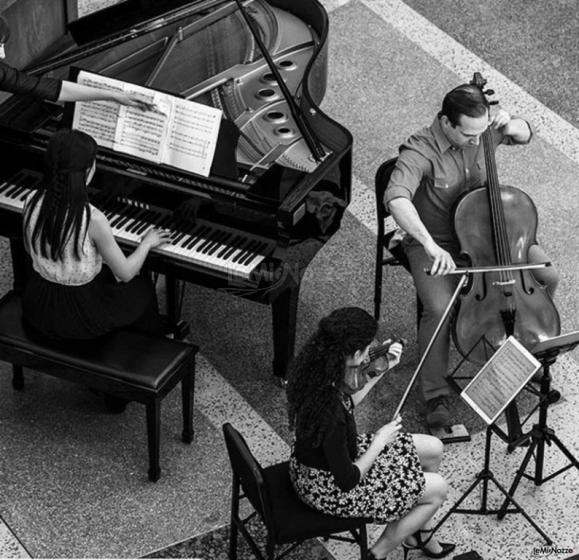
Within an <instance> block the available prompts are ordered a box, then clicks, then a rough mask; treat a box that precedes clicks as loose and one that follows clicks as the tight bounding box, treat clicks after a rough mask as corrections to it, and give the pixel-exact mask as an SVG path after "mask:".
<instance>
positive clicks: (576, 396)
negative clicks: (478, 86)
mask: <svg viewBox="0 0 579 560" xmlns="http://www.w3.org/2000/svg"><path fill="white" fill-rule="evenodd" d="M111 3H112V2H110V1H109V2H104V1H98V0H85V1H84V2H83V3H82V4H81V5H79V10H80V12H81V14H82V13H86V12H87V11H88V10H90V9H95V8H100V7H103V6H104V5H108V4H111ZM322 3H323V5H324V6H325V7H326V9H327V10H328V12H329V15H330V38H331V40H330V50H329V73H328V89H327V92H326V95H325V98H324V101H323V103H322V108H323V109H324V111H325V112H327V113H328V114H329V115H330V116H332V117H333V118H334V119H336V120H338V121H339V122H341V123H342V124H343V125H344V126H346V127H347V128H348V129H349V130H350V131H351V133H352V134H353V136H354V166H353V187H352V190H353V196H352V202H351V204H350V205H349V207H348V210H347V212H346V215H345V217H344V220H343V223H342V227H341V228H340V230H339V232H338V233H337V234H336V235H334V236H333V238H332V239H331V240H330V241H329V242H328V243H327V244H326V245H325V247H324V248H323V249H322V251H320V253H318V255H317V256H316V257H315V259H314V260H313V261H312V263H311V264H310V266H309V267H308V270H307V272H306V275H305V277H304V279H303V285H302V290H301V294H300V306H299V316H298V345H299V344H301V343H303V341H304V340H305V338H306V337H307V336H308V334H309V333H310V332H311V331H312V330H313V329H314V328H315V325H316V324H317V322H318V320H319V319H320V318H321V317H323V316H324V315H326V314H327V313H328V312H330V311H331V310H332V309H334V308H336V307H338V306H342V305H359V306H361V307H363V308H366V309H368V310H371V309H372V307H373V306H372V298H373V259H374V246H375V230H376V223H375V214H374V197H373V176H374V172H375V170H376V169H377V167H378V165H379V164H380V163H381V162H382V161H384V160H385V159H387V158H389V157H392V156H393V155H394V154H395V153H396V150H397V146H398V145H399V144H400V143H401V142H402V141H403V140H404V138H405V137H406V136H408V135H409V134H411V133H412V132H414V131H415V130H416V129H418V128H420V127H421V126H424V125H425V124H429V123H430V121H431V120H432V117H433V115H434V114H435V113H436V111H437V110H438V105H439V103H440V100H441V98H442V96H443V94H444V93H445V92H446V91H447V90H449V89H451V88H452V87H454V86H455V85H458V84H459V83H462V82H465V81H468V80H469V79H470V78H471V76H472V72H473V71H474V70H479V71H482V72H483V74H484V75H485V76H487V77H488V79H489V86H491V87H492V89H494V90H495V91H496V92H497V96H498V97H499V98H500V100H501V105H502V106H503V107H505V108H506V109H507V110H509V111H510V112H512V113H516V114H524V115H525V116H527V117H528V118H529V119H530V120H531V121H532V122H533V124H534V125H535V128H536V134H535V137H534V139H533V142H532V143H531V144H530V145H529V146H527V147H522V148H514V149H508V148H505V149H502V150H500V151H499V154H498V166H499V171H500V174H501V181H502V182H504V183H506V184H512V185H517V186H522V187H524V189H525V190H526V191H527V192H529V194H530V195H531V196H532V198H533V200H534V201H535V203H536V205H537V208H538V212H539V217H540V230H539V236H540V239H541V243H542V244H543V245H544V246H545V248H546V249H547V251H548V253H549V255H550V257H551V259H552V261H553V263H555V265H556V266H557V268H558V269H559V271H560V274H561V285H560V288H559V292H558V294H557V298H556V303H557V307H558V310H559V313H560V315H561V319H562V325H563V332H570V331H574V330H579V296H578V294H577V290H576V289H575V286H576V284H577V281H578V280H579V269H578V267H579V250H578V248H577V243H576V241H575V240H576V239H577V236H578V233H579V232H578V230H579V226H578V220H577V212H578V209H579V202H578V197H577V184H578V180H577V176H578V171H579V131H578V130H577V119H578V114H577V106H578V105H577V101H578V92H579V86H578V85H577V84H578V83H579V80H578V78H579V64H577V56H578V55H577V53H579V44H578V43H579V33H578V31H579V16H578V15H577V13H578V10H577V2H576V0H565V1H554V0H553V1H546V2H542V3H540V5H539V4H537V3H535V2H524V0H515V1H511V0H485V1H483V2H480V1H475V0H461V1H460V2H459V1H458V0H444V1H443V2H426V1H424V0H407V1H406V2H401V1H398V0H324V1H323V2H322ZM10 284H11V265H10V256H9V252H8V248H7V244H6V242H5V240H3V239H2V240H0V293H3V292H5V291H6V290H8V289H9V288H10ZM383 289H384V301H383V307H382V325H381V333H382V334H383V335H384V336H386V335H388V334H392V333H394V334H398V335H401V336H404V337H406V338H407V339H408V340H409V345H408V348H407V351H406V352H405V355H404V358H403V363H402V364H401V365H400V366H399V368H398V370H397V371H395V372H393V373H392V374H391V375H390V376H389V377H388V378H386V379H384V380H383V381H382V382H381V383H380V385H378V386H377V387H376V390H375V391H374V393H373V394H371V395H370V396H369V397H368V399H367V400H366V401H365V402H364V404H363V405H362V406H361V407H360V410H359V411H358V424H359V428H360V429H361V430H374V429H376V428H377V427H379V426H380V425H381V424H382V423H384V421H386V419H388V418H389V417H390V416H391V414H392V412H393V410H394V408H395V406H396V404H397V402H398V399H399V398H400V395H401V394H402V392H403V390H404V388H405V387H406V383H407V382H408V380H409V379H410V377H411V375H412V373H413V372H414V368H415V367H416V365H417V363H418V356H417V352H416V341H415V327H414V317H415V309H414V296H413V290H412V285H411V281H410V278H409V277H408V275H407V274H406V273H404V271H402V270H398V269H392V270H388V271H387V273H386V277H385V280H384V286H383ZM184 315H185V316H186V318H187V319H189V320H190V321H191V326H192V333H191V337H192V339H193V340H194V341H195V342H196V343H197V344H199V346H200V348H201V356H200V358H199V361H198V365H197V389H196V402H195V413H194V414H195V417H194V422H195V428H196V434H195V441H194V443H193V444H192V445H191V446H184V445H182V444H181V443H180V442H179V433H178V426H179V415H180V412H179V406H178V395H177V394H173V395H170V396H169V397H168V399H167V400H166V401H165V403H164V407H163V432H162V449H161V456H162V467H163V476H162V478H161V480H160V481H159V482H158V483H157V484H151V483H149V482H148V481H147V480H146V473H145V472H144V471H145V469H144V465H145V464H146V445H145V433H144V425H143V424H144V414H143V411H142V410H141V408H140V407H139V406H137V405H136V404H131V405H130V406H129V407H128V409H127V411H126V412H125V414H123V415H122V416H121V417H119V416H112V415H108V414H106V413H105V412H104V411H103V410H102V407H101V403H100V402H99V401H98V400H97V399H95V398H94V396H93V395H91V394H90V393H88V392H87V391H84V390H83V389H82V388H79V387H75V386H72V385H70V384H66V383H64V382H60V381H58V380H51V379H47V378H45V377H43V376H37V375H35V374H34V373H31V374H30V376H29V379H28V380H27V390H26V391H25V392H24V393H22V394H19V393H16V392H14V391H12V389H11V385H10V376H9V368H8V366H7V365H5V364H1V365H0V373H1V374H2V375H0V474H1V476H0V558H28V557H32V558H46V557H48V558H85V557H94V558H118V557H124V558H137V557H149V558H154V557H159V558H165V557H171V558H203V559H204V560H213V559H219V560H221V559H225V558H227V547H228V538H227V533H228V523H229V499H230V470H229V465H228V460H227V456H226V453H225V448H224V445H223V442H222V436H221V425H222V424H223V422H226V421H227V422H231V423H232V424H233V425H234V426H236V427H237V428H238V429H239V430H240V431H241V432H242V433H243V434H244V435H245V436H246V438H247V440H248V442H249V444H250V446H251V447H252V449H253V450H254V451H255V453H256V455H257V457H258V459H259V460H260V461H262V462H263V463H264V464H272V463H274V462H276V461H279V460H282V459H285V458H286V457H287V454H288V451H289V444H290V441H291V437H290V433H289V430H288V426H287V419H286V414H285V395H284V392H283V390H282V389H281V388H280V387H278V386H277V385H276V384H275V383H274V382H273V378H272V376H271V371H270V365H269V364H270V363H271V339H270V337H271V332H270V315H269V310H268V309H267V308H265V307H261V306H258V305H255V304H251V303H249V302H247V301H240V300H239V299H237V298H234V297H231V296H229V295H224V294H216V293H214V292H212V291H210V290H206V289H202V288H198V287H195V286H188V287H187V288H186V292H185V300H184ZM223 341H227V344H226V348H225V350H224V344H223ZM453 358H454V359H455V360H456V356H454V357H453ZM577 360H578V355H577V351H575V352H572V353H569V354H566V355H564V356H561V357H560V358H559V360H558V361H557V363H556V364H555V366H554V367H553V369H552V374H553V384H554V387H555V388H556V389H557V390H559V391H560V392H561V394H562V397H563V398H562V399H561V401H560V402H558V403H557V404H555V405H553V406H551V407H550V408H549V414H548V423H549V426H550V427H552V428H553V429H554V430H555V433H556V434H557V436H558V437H559V438H560V439H561V441H562V442H563V443H564V444H565V445H566V446H567V447H568V448H569V449H570V451H571V452H572V453H573V454H574V455H575V456H576V457H578V456H579V435H578V434H579V430H578V428H577V425H578V422H579V389H578V382H577V376H578V373H579V368H578V366H577ZM520 402H521V406H522V409H523V410H524V411H525V412H530V411H531V410H532V408H533V405H534V404H535V402H536V397H535V396H533V395H532V394H529V393H528V392H525V394H524V395H523V396H522V398H521V399H520ZM453 405H455V406H454V420H455V421H456V422H461V423H464V424H465V425H466V426H467V427H468V429H469V430H470V432H471V434H472V440H471V441H470V442H468V443H460V444H451V445H448V446H447V447H446V450H445V457H444V461H443V465H442V468H441V472H442V474H443V475H444V476H445V477H446V478H447V480H448V481H449V484H450V488H451V489H450V494H449V497H448V500H447V503H446V504H445V506H444V507H443V508H442V510H441V512H439V514H438V515H437V519H440V518H441V516H442V515H443V514H444V513H445V512H446V511H448V509H449V508H450V507H452V505H453V504H455V503H456V501H457V500H458V499H459V498H460V497H461V496H462V494H463V492H465V491H466V489H467V488H468V487H469V486H470V485H471V484H472V483H473V481H474V480H475V477H476V475H477V473H478V472H479V471H480V470H481V468H482V466H483V453H484V440H485V434H484V423H483V422H482V421H481V420H480V419H479V418H478V417H477V416H476V415H475V414H474V412H472V411H471V410H470V409H469V408H468V407H467V406H466V405H465V404H464V403H463V402H462V401H461V400H460V399H459V398H458V397H453ZM403 415H404V425H405V429H407V430H408V431H422V425H421V419H420V417H419V416H418V414H417V413H416V399H415V395H414V393H412V394H411V398H410V401H409V403H408V406H407V407H406V408H405V410H404V412H403ZM534 421H536V420H535V415H533V416H532V417H531V418H530V419H529V420H528V423H527V426H529V427H530V426H531V425H532V424H533V422H534ZM524 454H525V448H524V447H522V448H517V449H516V450H515V451H514V452H513V453H510V454H509V453H507V451H506V448H505V445H504V444H503V443H501V442H500V441H497V440H496V438H494V441H493V453H492V462H491V470H492V472H493V473H494V475H495V476H496V479H497V480H498V481H499V482H500V483H501V484H503V485H505V486H509V485H510V482H511V481H512V479H513V477H514V474H515V472H516V470H517V469H518V467H519V465H520V463H521V460H522V458H523V456H524ZM532 465H533V461H532V462H531V467H532ZM564 465H565V459H564V457H563V456H562V454H561V453H560V452H559V451H558V449H557V448H556V447H555V446H550V447H548V448H547V449H546V459H545V475H546V474H548V473H553V472H556V471H557V470H558V469H559V468H561V467H562V466H564ZM515 497H516V499H517V500H518V501H519V502H520V504H521V506H522V507H523V508H524V509H525V511H526V512H527V513H528V514H529V515H530V516H531V517H532V518H533V519H534V520H535V521H536V522H537V523H538V524H539V525H540V526H541V528H542V529H543V530H544V531H545V532H546V533H547V534H548V535H549V536H550V537H551V538H552V540H553V541H554V543H555V548H554V549H550V550H547V549H542V548H541V547H542V546H544V544H545V543H544V542H542V540H541V538H540V537H539V535H538V534H537V533H536V531H535V530H534V529H533V528H532V527H531V526H530V525H529V524H528V523H527V522H526V520H525V519H524V517H523V516H522V515H521V514H508V515H507V516H506V518H505V519H504V520H502V521H498V520H497V519H496V516H493V515H480V516H477V515H460V514H453V515H451V516H450V518H449V519H448V520H447V521H446V522H445V523H444V525H443V526H442V527H441V529H440V538H441V540H450V541H453V542H456V543H457V549H456V554H457V555H458V554H460V553H465V552H467V551H470V550H476V551H477V552H478V553H479V554H480V555H481V557H482V558H484V559H485V560H495V559H496V560H503V559H505V560H530V559H533V558H541V557H549V558H557V559H559V558H561V559H569V558H578V557H579V529H578V527H579V471H578V470H577V469H574V468H572V469H569V470H567V471H565V472H564V473H562V474H560V475H558V476H556V477H555V478H554V479H553V480H550V481H547V482H545V484H543V485H541V486H535V485H534V484H533V483H532V482H531V481H528V480H524V481H523V482H522V483H521V485H520V487H519V489H518V490H517V493H516V496H515ZM479 500H480V489H479V488H477V490H476V491H475V492H473V494H472V495H471V496H470V498H469V505H470V506H471V507H473V508H477V507H478V506H479ZM489 501H490V503H491V504H493V505H500V503H501V496H500V495H499V494H498V493H497V491H496V489H495V488H492V485H491V489H490V490H489ZM255 529H256V530H257V532H258V533H259V532H260V531H261V534H263V532H262V530H261V528H260V527H259V525H258V524H256V525H255ZM378 530H379V528H377V527H371V529H370V533H371V539H372V538H373V536H374V535H375V534H376V532H377V531H378ZM564 550H565V551H567V552H564ZM571 551H572V552H571ZM251 557H252V556H251V554H250V551H249V550H248V548H247V547H246V546H245V545H243V544H242V543H240V554H239V558H240V559H242V560H245V559H246V558H251ZM357 557H359V555H358V556H357V551H356V549H355V548H354V547H352V546H349V545H344V544H339V545H336V544H333V543H330V544H327V543H319V542H317V541H311V542H309V543H307V544H306V545H305V546H304V547H302V548H300V549H298V550H296V551H294V552H293V553H292V554H290V555H289V556H288V558H290V559H294V560H297V559H301V558H314V559H318V558H320V559H322V558H324V559H329V558H336V559H337V560H347V559H350V558H357ZM416 557H418V556H417V555H414V558H416ZM401 558H402V552H401V551H400V550H397V551H395V552H394V553H393V554H391V555H390V556H389V560H400V559H401Z"/></svg>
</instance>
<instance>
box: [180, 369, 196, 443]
mask: <svg viewBox="0 0 579 560" xmlns="http://www.w3.org/2000/svg"><path fill="white" fill-rule="evenodd" d="M190 362H192V363H191V365H190V366H189V367H188V371H187V373H186V374H185V375H184V376H183V379H181V400H182V406H183V432H182V434H181V441H183V442H184V443H191V442H192V441H193V402H194V395H195V387H194V383H195V360H194V359H193V360H190Z"/></svg>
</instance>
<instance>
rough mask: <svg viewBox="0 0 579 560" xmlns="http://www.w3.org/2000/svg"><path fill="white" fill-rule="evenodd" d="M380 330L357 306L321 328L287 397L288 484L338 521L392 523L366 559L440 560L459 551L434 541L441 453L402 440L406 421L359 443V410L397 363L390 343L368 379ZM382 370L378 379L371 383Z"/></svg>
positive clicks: (298, 363) (441, 490)
mask: <svg viewBox="0 0 579 560" xmlns="http://www.w3.org/2000/svg"><path fill="white" fill-rule="evenodd" d="M377 327H378V325H377V323H376V321H375V320H374V318H373V317H372V316H371V315H370V314H368V313H367V312H366V311H364V310H362V309H360V308H358V307H345V308H341V309H337V310H335V311H334V312H332V313H331V314H330V315H329V316H327V317H325V318H324V319H322V320H321V321H320V323H319V327H318V329H317V331H316V332H315V333H314V334H313V335H312V336H311V338H310V339H309V341H308V342H307V343H306V345H305V346H304V348H303V349H302V351H301V352H300V353H299V355H298V356H297V358H296V360H295V362H294V363H293V365H292V368H291V370H290V375H289V380H288V387H287V397H288V405H289V420H290V426H291V427H292V428H294V429H295V444H294V446H293V449H292V455H291V459H290V477H291V480H292V484H293V486H294V489H295V491H296V493H297V495H298V496H299V497H300V499H301V500H302V501H303V502H304V503H306V504H308V505H309V506H310V507H312V508H314V509H317V510H319V511H322V512H324V513H328V514H331V515H335V516H338V517H346V518H348V517H370V518H372V519H373V520H374V521H375V522H376V523H381V524H387V527H386V529H385V530H384V531H383V532H382V534H381V535H380V536H379V537H378V539H377V541H376V542H375V543H374V545H373V546H372V550H371V552H370V553H369V555H368V558H369V559H383V558H386V555H387V554H388V553H389V552H390V551H392V550H394V549H395V548H396V547H398V546H400V545H402V546H403V547H404V550H405V553H404V557H405V558H406V556H407V554H408V551H409V550H414V549H419V550H420V551H422V552H423V554H425V555H426V556H428V557H430V558H442V557H444V556H447V555H448V554H450V552H451V551H452V550H454V548H455V546H454V545H453V544H449V543H440V542H438V541H437V540H436V539H435V538H433V537H432V531H431V526H430V519H431V518H432V516H433V515H434V513H435V512H436V511H437V509H438V508H439V507H440V506H441V505H442V503H443V502H444V500H445V498H446V493H447V483H446V481H445V480H444V479H443V478H442V477H441V476H440V474H438V472H437V471H438V467H439V465H440V461H441V459H442V452H443V446H442V443H441V441H440V440H438V439H437V438H435V437H433V436H429V435H425V434H409V433H405V432H403V431H402V420H401V418H400V416H398V417H397V418H395V419H394V420H393V421H392V422H389V423H387V424H385V425H383V426H382V427H380V428H379V429H378V430H377V431H376V433H374V434H358V433H357V430H356V422H355V419H354V408H355V406H356V405H357V404H359V403H360V402H361V401H362V399H363V398H364V397H365V396H366V395H367V394H368V392H369V391H370V389H371V388H372V387H373V386H374V385H375V384H376V383H377V382H378V381H379V380H380V379H381V378H382V374H383V373H384V372H385V371H387V370H388V369H390V368H392V367H394V366H395V365H396V364H398V363H399V361H400V356H401V354H402V345H401V343H400V342H394V343H392V345H391V346H390V347H389V350H388V355H387V356H388V357H387V358H386V360H381V361H382V363H381V364H380V365H379V367H377V368H376V369H374V368H372V369H371V371H372V372H373V373H371V374H370V375H369V374H368V368H367V367H366V364H367V362H368V360H369V356H370V354H371V353H372V349H371V348H370V344H371V343H372V341H373V339H374V337H375V335H376V331H377ZM374 371H376V373H377V375H374Z"/></svg>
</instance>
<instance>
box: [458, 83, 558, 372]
mask: <svg viewBox="0 0 579 560" xmlns="http://www.w3.org/2000/svg"><path fill="white" fill-rule="evenodd" d="M471 84H472V85H474V86H476V87H478V88H479V89H480V90H481V91H482V93H483V94H484V95H492V94H493V93H494V92H492V90H486V91H485V90H484V89H483V88H484V87H485V85H486V80H485V79H484V78H483V77H482V75H481V74H480V73H478V72H476V73H475V74H474V78H473V80H472V82H471ZM495 103H496V102H492V101H491V102H490V103H489V104H495ZM482 143H483V149H484V161H485V166H486V173H487V182H486V185H485V186H482V187H477V188H475V189H472V190H470V191H469V192H467V193H465V194H464V195H462V196H461V197H460V198H459V199H458V201H457V203H456V205H455V209H454V228H455V233H456V236H457V238H458V240H459V243H460V247H461V252H462V253H463V254H464V255H465V256H466V257H467V258H468V260H469V261H470V262H471V263H472V265H473V266H477V267H485V266H497V267H498V268H499V269H500V268H501V267H503V268H505V269H507V270H499V271H496V272H483V273H481V274H475V275H474V276H472V277H471V280H470V282H469V285H467V287H466V288H465V289H464V290H463V291H462V294H461V297H460V299H459V305H458V310H457V313H456V315H455V317H454V321H453V324H452V334H453V338H454V343H455V346H456V348H457V350H458V351H459V352H460V353H461V354H462V355H463V356H464V357H465V358H466V359H468V360H469V361H471V362H473V363H477V364H482V363H485V362H486V361H487V360H488V359H489V358H490V354H492V353H493V352H494V350H496V349H497V348H498V347H499V346H500V345H501V344H502V343H503V342H504V341H505V340H506V339H507V338H508V337H509V336H510V335H513V336H514V337H515V338H516V339H517V340H518V341H519V342H520V343H521V344H522V345H523V346H525V347H526V348H527V349H530V348H532V347H533V346H535V345H536V344H537V343H538V342H540V341H542V340H545V339H547V338H551V337H553V336H557V335H559V334H560V318H559V313H558V311H557V309H556V307H555V305H554V303H553V300H552V299H551V296H550V295H549V293H548V292H547V290H546V289H545V287H544V286H542V285H541V284H540V283H539V282H538V281H537V280H536V279H535V277H534V276H533V274H532V273H531V272H530V271H529V270H526V269H524V268H521V269H520V270H516V271H514V270H508V268H509V267H511V266H512V265H517V264H524V263H527V262H528V252H529V248H530V247H531V246H532V245H534V244H536V243H537V240H536V234H537V221H538V220H537V209H536V207H535V204H534V203H533V201H532V199H531V197H530V196H529V195H527V194H526V193H525V192H523V191H522V190H520V189H518V188H516V187H511V186H506V185H500V184H499V179H498V173H497V166H496V162H495V154H494V149H493V144H492V138H491V131H490V129H488V128H487V130H486V131H485V132H484V133H483V135H482ZM489 350H490V353H489Z"/></svg>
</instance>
